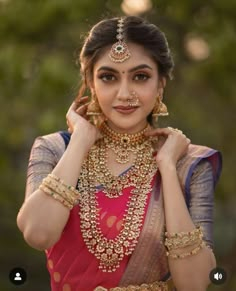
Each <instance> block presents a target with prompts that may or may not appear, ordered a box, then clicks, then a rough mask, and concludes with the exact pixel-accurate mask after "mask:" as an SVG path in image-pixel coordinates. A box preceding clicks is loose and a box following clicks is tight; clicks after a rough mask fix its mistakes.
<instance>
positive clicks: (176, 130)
mask: <svg viewBox="0 0 236 291" xmlns="http://www.w3.org/2000/svg"><path fill="white" fill-rule="evenodd" d="M167 128H168V129H169V130H172V131H175V132H179V133H183V131H182V130H180V129H178V128H173V127H170V126H169V127H167Z"/></svg>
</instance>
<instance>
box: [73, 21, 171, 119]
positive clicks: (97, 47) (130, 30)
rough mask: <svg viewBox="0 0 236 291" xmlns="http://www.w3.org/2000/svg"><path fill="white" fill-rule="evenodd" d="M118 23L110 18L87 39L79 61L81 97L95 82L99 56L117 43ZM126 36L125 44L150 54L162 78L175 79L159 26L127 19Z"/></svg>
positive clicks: (168, 50)
mask: <svg viewBox="0 0 236 291" xmlns="http://www.w3.org/2000/svg"><path fill="white" fill-rule="evenodd" d="M118 19H119V18H111V19H105V20H102V21H100V22H98V23H97V24H96V25H95V26H93V28H92V29H91V31H90V32H89V35H88V36H87V38H86V39H85V42H84V45H83V47H82V50H81V53H80V59H79V60H80V64H81V75H82V78H83V79H82V86H81V88H80V92H79V97H81V96H82V95H83V94H84V91H85V90H86V88H87V87H88V86H89V84H90V82H91V80H92V73H93V65H94V63H95V62H96V60H97V59H98V57H99V55H100V54H101V53H102V51H103V50H104V48H106V47H107V46H109V45H110V46H111V45H112V44H114V43H115V42H116V41H117V39H116V35H117V21H118ZM124 36H125V40H126V42H133V43H135V44H139V45H141V46H143V47H144V48H145V49H146V50H148V51H149V53H150V56H151V57H152V58H153V59H154V61H155V62H156V64H157V68H158V72H159V74H160V75H161V76H162V77H166V78H167V79H171V78H172V70H173V67H174V62H173V59H172V56H171V53H170V49H169V46H168V42H167V39H166V37H165V35H164V33H163V32H162V31H161V30H160V29H159V28H158V27H157V26H156V25H154V24H151V23H149V22H147V21H146V20H144V19H143V18H141V17H137V16H127V17H125V18H124ZM148 119H150V118H148ZM149 121H150V120H149Z"/></svg>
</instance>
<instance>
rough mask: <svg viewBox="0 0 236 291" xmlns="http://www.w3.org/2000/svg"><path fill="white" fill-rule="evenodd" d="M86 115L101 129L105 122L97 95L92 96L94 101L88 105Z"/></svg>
mask: <svg viewBox="0 0 236 291" xmlns="http://www.w3.org/2000/svg"><path fill="white" fill-rule="evenodd" d="M86 114H87V115H88V116H89V118H90V121H91V123H92V124H94V125H95V126H96V127H100V126H101V125H102V123H103V122H104V120H105V118H104V115H103V112H102V110H101V108H100V105H99V103H98V100H97V96H96V95H95V94H93V95H92V100H91V102H90V103H89V105H88V109H87V113H86Z"/></svg>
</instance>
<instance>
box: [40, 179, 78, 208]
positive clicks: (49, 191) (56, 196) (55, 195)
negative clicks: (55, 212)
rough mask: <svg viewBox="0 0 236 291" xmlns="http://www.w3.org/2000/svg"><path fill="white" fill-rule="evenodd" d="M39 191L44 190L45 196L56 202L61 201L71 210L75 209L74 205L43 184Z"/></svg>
mask: <svg viewBox="0 0 236 291" xmlns="http://www.w3.org/2000/svg"><path fill="white" fill-rule="evenodd" d="M39 189H40V190H42V191H43V192H44V193H45V194H47V195H49V196H51V197H53V198H54V199H55V200H57V201H59V202H60V203H62V204H63V205H64V206H66V207H67V208H69V209H70V210H71V209H72V208H73V206H74V205H73V204H71V203H69V202H68V201H67V200H65V199H64V198H63V197H62V196H60V195H58V194H57V193H55V192H53V190H52V189H50V188H48V187H47V186H45V185H43V184H41V185H40V186H39Z"/></svg>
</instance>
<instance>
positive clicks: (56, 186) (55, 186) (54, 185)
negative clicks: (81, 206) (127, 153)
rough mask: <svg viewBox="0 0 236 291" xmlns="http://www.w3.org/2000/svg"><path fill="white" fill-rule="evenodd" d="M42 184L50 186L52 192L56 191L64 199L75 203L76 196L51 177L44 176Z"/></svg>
mask: <svg viewBox="0 0 236 291" xmlns="http://www.w3.org/2000/svg"><path fill="white" fill-rule="evenodd" d="M42 184H43V185H44V186H46V187H48V188H50V189H51V190H52V191H53V192H54V193H57V194H58V195H60V196H62V197H63V198H64V199H65V200H67V201H68V202H69V203H71V204H75V202H76V201H77V198H76V197H75V196H74V195H73V193H71V191H70V190H68V189H67V188H66V187H64V186H63V185H62V184H61V183H59V182H57V181H55V180H52V179H51V177H47V178H45V179H44V180H43V183H42Z"/></svg>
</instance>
